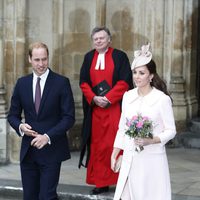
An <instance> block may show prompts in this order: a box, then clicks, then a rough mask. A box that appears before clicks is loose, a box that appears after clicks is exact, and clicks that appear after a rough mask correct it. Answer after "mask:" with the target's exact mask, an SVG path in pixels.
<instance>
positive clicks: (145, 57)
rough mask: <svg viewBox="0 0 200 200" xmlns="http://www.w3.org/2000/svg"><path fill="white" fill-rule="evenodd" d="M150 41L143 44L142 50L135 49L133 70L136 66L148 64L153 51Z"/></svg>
mask: <svg viewBox="0 0 200 200" xmlns="http://www.w3.org/2000/svg"><path fill="white" fill-rule="evenodd" d="M149 48H150V43H148V44H147V45H143V46H142V47H141V50H137V51H134V60H133V62H132V65H131V70H133V69H135V68H136V67H140V66H144V65H146V64H148V63H149V62H150V61H151V59H152V53H151V52H150V51H149Z"/></svg>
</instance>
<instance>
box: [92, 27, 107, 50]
mask: <svg viewBox="0 0 200 200" xmlns="http://www.w3.org/2000/svg"><path fill="white" fill-rule="evenodd" d="M92 39H93V46H94V48H95V49H96V50H97V51H98V52H99V53H103V52H105V50H106V49H107V48H108V46H109V44H110V37H109V35H108V34H107V33H106V32H105V31H104V30H102V31H99V32H97V33H95V34H94V35H93V37H92Z"/></svg>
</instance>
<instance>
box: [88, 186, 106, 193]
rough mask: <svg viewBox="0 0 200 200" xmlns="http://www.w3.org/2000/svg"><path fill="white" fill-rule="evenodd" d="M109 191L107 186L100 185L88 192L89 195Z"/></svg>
mask: <svg viewBox="0 0 200 200" xmlns="http://www.w3.org/2000/svg"><path fill="white" fill-rule="evenodd" d="M108 191H109V187H108V186H106V187H100V188H96V187H95V188H94V189H93V190H92V191H91V192H90V194H91V195H96V194H101V193H104V192H108Z"/></svg>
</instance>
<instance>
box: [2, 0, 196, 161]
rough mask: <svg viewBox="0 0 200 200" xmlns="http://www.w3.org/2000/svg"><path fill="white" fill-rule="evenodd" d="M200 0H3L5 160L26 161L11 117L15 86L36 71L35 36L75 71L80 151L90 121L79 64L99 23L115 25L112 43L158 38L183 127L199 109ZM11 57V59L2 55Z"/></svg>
mask: <svg viewBox="0 0 200 200" xmlns="http://www.w3.org/2000/svg"><path fill="white" fill-rule="evenodd" d="M197 8H198V1H196V0H190V1H188V0H168V1H165V0H123V1H122V0H73V1H71V0H42V1H41V0H34V1H33V0H1V1H0V16H1V21H0V49H1V53H0V71H1V75H0V111H1V113H2V114H1V115H0V120H1V119H2V123H1V122H0V124H2V126H1V127H2V128H1V130H0V162H6V161H8V160H11V161H12V162H15V161H17V160H18V154H19V148H20V138H18V137H17V136H16V134H14V133H13V132H14V131H13V130H12V129H10V127H9V125H8V124H7V123H6V118H5V116H6V114H7V107H9V102H10V97H11V94H12V90H13V86H14V84H15V82H16V80H17V78H18V77H20V76H22V75H25V74H27V73H30V72H31V67H30V66H29V64H28V62H27V61H28V56H27V49H28V45H29V43H31V42H33V41H38V40H39V41H43V42H44V43H46V44H47V45H48V46H49V50H50V65H51V68H52V69H53V70H54V71H56V72H58V73H60V74H63V75H65V76H67V77H69V79H70V81H71V85H72V90H73V94H74V98H75V105H76V124H75V127H74V128H73V129H72V130H71V131H70V132H69V133H68V134H69V138H70V144H71V149H72V150H77V149H79V147H80V128H81V123H82V105H81V98H82V95H81V91H80V89H79V71H80V67H81V64H82V61H83V57H84V54H85V53H86V52H87V51H89V50H90V49H91V48H92V46H91V41H90V33H91V30H92V29H93V27H95V26H97V25H106V26H107V27H108V28H109V29H110V30H111V32H112V46H113V47H116V48H119V49H122V50H124V51H125V52H126V53H127V54H128V57H129V59H130V62H132V60H133V51H134V50H135V49H138V48H140V46H141V45H142V44H144V43H146V42H148V41H150V42H151V46H152V50H153V55H154V59H155V61H156V63H157V67H158V73H159V74H160V75H161V76H162V77H163V78H164V79H165V80H166V82H167V85H168V87H169V89H170V91H171V93H172V96H173V99H174V102H173V106H174V113H175V118H176V122H177V129H178V130H181V129H183V128H184V125H185V122H186V121H187V120H188V119H191V118H192V117H194V116H196V114H197V106H198V105H197V100H196V87H195V81H196V67H197V65H196V56H197V55H196V54H197V53H196V50H197V30H198V28H197V27H198V9H197ZM1 58H3V59H1Z"/></svg>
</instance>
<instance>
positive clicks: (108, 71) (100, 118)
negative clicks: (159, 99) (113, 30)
mask: <svg viewBox="0 0 200 200" xmlns="http://www.w3.org/2000/svg"><path fill="white" fill-rule="evenodd" d="M112 53H113V49H112V48H109V49H108V51H107V52H106V54H105V69H104V70H100V69H99V70H95V66H96V61H97V57H98V52H97V51H95V53H94V57H93V60H92V64H91V68H90V80H91V86H92V87H94V86H96V85H97V84H99V83H100V82H101V81H103V80H106V81H107V83H108V84H109V85H110V87H111V90H110V91H109V92H108V93H107V94H106V95H105V96H106V97H107V99H108V100H109V101H110V102H111V105H110V106H109V107H108V108H101V107H98V106H93V108H92V123H91V140H90V157H89V162H88V166H87V177H86V182H87V183H88V184H92V185H96V187H104V186H109V185H114V184H116V182H117V178H118V173H114V172H113V171H112V170H111V168H110V163H111V162H110V158H111V153H112V150H113V143H114V139H115V136H116V132H117V129H118V123H119V119H120V114H121V110H120V101H121V99H122V96H123V94H124V92H125V91H127V90H128V89H129V85H128V83H127V82H126V81H124V80H118V81H117V82H116V84H115V85H114V86H113V85H112V81H113V72H114V62H113V59H112ZM91 86H90V85H89V84H88V83H86V82H83V83H82V84H81V85H80V87H81V89H82V92H83V94H84V96H85V98H86V100H87V102H88V103H89V104H91V101H92V99H93V97H94V95H95V94H94V92H93V91H92V89H91V88H92V87H91Z"/></svg>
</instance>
